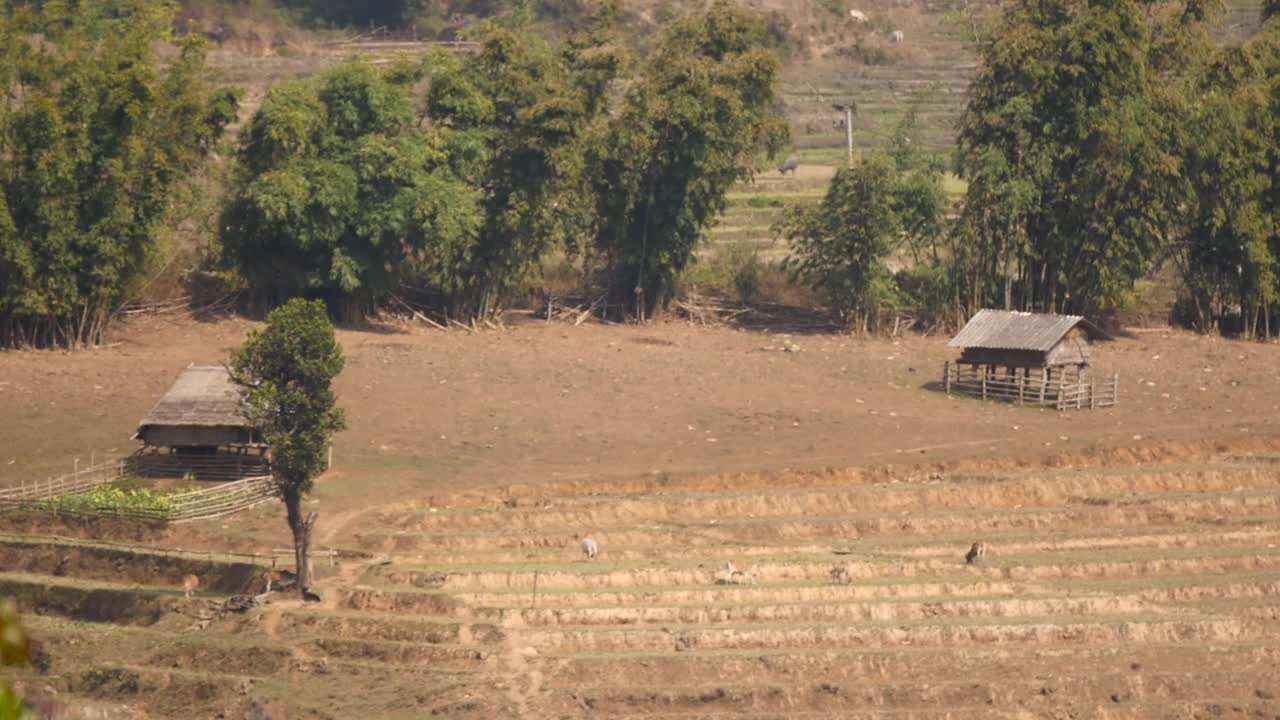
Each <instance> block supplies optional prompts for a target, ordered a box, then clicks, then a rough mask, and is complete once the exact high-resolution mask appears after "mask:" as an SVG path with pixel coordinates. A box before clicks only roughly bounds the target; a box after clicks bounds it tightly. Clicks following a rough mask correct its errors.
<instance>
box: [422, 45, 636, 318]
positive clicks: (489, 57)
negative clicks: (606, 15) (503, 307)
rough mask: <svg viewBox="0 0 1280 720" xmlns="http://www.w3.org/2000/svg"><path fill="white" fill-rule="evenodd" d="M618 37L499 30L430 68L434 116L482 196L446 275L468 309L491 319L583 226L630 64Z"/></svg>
mask: <svg viewBox="0 0 1280 720" xmlns="http://www.w3.org/2000/svg"><path fill="white" fill-rule="evenodd" d="M611 39H612V38H611V37H610V36H609V35H608V34H607V33H599V34H584V35H581V36H577V37H575V38H574V39H573V41H572V42H570V43H567V44H565V45H563V46H561V47H559V48H553V47H552V46H550V45H548V44H547V43H546V42H544V41H542V40H541V39H539V38H537V37H536V36H535V35H533V34H531V33H528V32H521V31H519V30H518V29H512V28H506V27H499V26H492V27H490V28H488V30H487V31H486V32H485V33H484V35H483V43H482V46H481V49H480V52H478V53H477V54H475V55H473V56H471V57H468V58H466V59H465V60H462V61H458V60H456V59H454V58H446V57H443V56H436V57H435V58H434V62H429V63H428V67H429V75H430V80H431V89H430V90H429V92H428V97H427V117H428V118H429V119H430V121H431V122H432V123H433V124H435V125H438V126H444V127H448V128H450V130H451V131H452V132H454V133H456V134H457V137H456V138H455V142H454V143H453V146H452V147H454V148H455V149H456V150H457V151H459V153H458V154H459V155H462V156H463V157H465V158H466V160H467V161H466V163H465V164H466V165H468V166H469V167H471V168H474V170H473V171H472V172H471V173H470V174H469V179H470V180H471V181H472V182H474V183H475V184H476V185H477V186H478V189H479V192H480V194H481V197H482V200H481V202H480V212H481V218H482V219H481V222H480V226H479V229H478V232H477V233H476V238H475V242H474V243H472V244H471V245H468V246H466V247H463V248H459V250H460V252H459V253H456V254H455V256H454V258H453V261H452V263H451V271H452V272H451V273H450V275H449V276H447V277H444V278H442V279H443V280H445V284H446V285H447V288H448V289H449V290H450V291H452V294H453V297H454V302H455V306H456V308H457V309H458V311H460V312H461V313H464V314H472V315H481V316H484V315H488V314H490V312H491V311H492V310H493V309H494V308H496V306H497V304H498V303H499V302H500V300H501V298H502V296H503V294H504V293H506V292H507V291H509V290H510V289H511V288H512V287H513V285H515V284H516V283H518V282H519V281H520V280H522V279H524V278H525V277H526V276H527V275H528V273H529V272H530V271H532V270H533V269H534V268H535V267H536V266H537V263H538V262H539V261H540V260H541V259H542V257H543V256H544V255H545V254H546V253H547V252H548V251H549V250H551V249H553V248H557V247H564V246H565V245H566V244H569V243H571V242H572V236H573V234H574V232H575V231H576V230H577V229H578V228H579V227H580V226H581V224H582V216H581V208H582V206H583V205H584V204H586V205H588V206H589V202H588V201H586V199H585V198H583V197H582V191H583V177H584V172H585V171H586V166H585V163H584V156H585V151H584V146H585V143H586V142H587V140H588V138H589V136H590V132H591V130H592V128H593V127H594V126H595V124H596V123H599V122H601V121H603V119H604V117H605V115H604V113H605V110H606V109H607V106H606V104H605V95H604V92H605V89H606V88H607V86H608V84H609V82H610V81H611V80H612V79H613V78H614V76H615V74H616V72H617V71H618V69H619V68H620V67H621V65H622V59H621V57H620V56H619V54H618V53H617V52H616V49H614V48H611V47H610V45H609V42H610V40H611ZM469 154H473V155H474V157H471V156H469Z"/></svg>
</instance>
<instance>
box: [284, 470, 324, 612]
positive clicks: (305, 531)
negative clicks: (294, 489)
mask: <svg viewBox="0 0 1280 720" xmlns="http://www.w3.org/2000/svg"><path fill="white" fill-rule="evenodd" d="M284 504H285V512H286V513H287V514H288V517H289V529H290V530H292V531H293V559H294V563H295V566H294V567H295V570H296V572H297V578H298V592H299V593H304V592H306V591H307V590H310V589H311V528H312V527H313V526H314V525H315V524H316V513H314V512H313V513H311V514H310V515H308V516H307V519H306V520H303V519H302V497H301V496H300V495H292V494H290V495H288V496H286V497H285V500H284Z"/></svg>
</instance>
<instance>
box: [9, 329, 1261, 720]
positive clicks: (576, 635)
mask: <svg viewBox="0 0 1280 720" xmlns="http://www.w3.org/2000/svg"><path fill="white" fill-rule="evenodd" d="M250 325H251V324H250V323H247V322H243V321H238V320H227V321H223V322H215V323H192V322H190V321H185V320H180V319H175V318H171V317H170V318H148V319H145V320H141V321H135V322H133V323H131V324H130V325H128V326H127V328H126V330H125V332H124V333H123V335H122V336H121V344H120V345H118V346H116V347H112V348H105V349H102V350H97V351H93V352H83V353H7V354H4V355H0V377H3V378H4V380H2V381H0V393H2V394H3V397H4V400H5V402H4V403H3V404H0V408H2V409H0V413H3V416H0V426H3V427H5V428H6V430H5V442H4V447H5V451H6V457H3V458H0V478H2V479H3V481H4V482H14V481H18V480H21V479H22V478H23V477H27V476H29V474H30V473H33V472H52V471H54V470H56V469H58V466H59V465H62V464H65V463H66V462H67V459H68V458H70V457H72V456H74V455H81V456H83V455H84V454H85V451H86V450H87V449H88V448H97V449H98V451H100V452H108V451H114V452H121V451H123V450H125V449H126V448H127V447H128V446H129V443H127V442H125V441H124V438H125V437H126V436H127V434H128V432H129V430H130V428H131V426H132V424H133V423H134V422H136V420H137V418H139V417H141V416H142V414H143V413H144V412H145V410H146V409H147V406H148V405H149V404H150V403H151V402H152V400H153V399H154V398H155V397H158V395H159V394H160V393H161V392H162V391H163V389H164V388H165V386H166V385H167V384H168V382H170V380H171V379H172V377H173V376H174V375H175V374H176V372H177V370H178V369H179V368H180V367H182V366H183V365H185V364H186V363H187V362H190V361H203V362H208V361H211V360H214V361H216V360H217V359H218V358H219V357H221V356H222V354H223V353H225V352H226V350H227V349H229V348H230V347H232V346H234V345H235V344H237V343H238V342H239V341H240V339H241V338H242V337H243V333H244V332H245V331H246V330H247V329H248V327H249V326H250ZM340 339H341V341H342V343H343V345H344V348H345V350H346V352H347V354H348V358H349V362H348V369H347V371H346V372H345V373H344V374H343V375H342V376H341V378H340V382H339V385H338V391H339V394H340V399H341V402H342V404H343V405H344V406H345V407H346V408H347V411H348V416H349V420H350V424H351V428H352V429H351V430H350V431H349V432H346V433H343V434H342V435H341V436H339V440H338V445H337V451H336V458H337V463H336V465H337V467H336V469H335V470H334V471H332V472H330V473H329V474H327V475H326V476H324V477H323V478H321V480H320V481H319V483H318V486H317V495H316V504H315V506H314V507H315V508H316V509H319V510H321V512H322V515H321V522H320V524H319V526H318V527H317V532H318V533H319V535H320V545H322V546H328V547H335V548H339V549H340V550H341V551H342V554H341V556H340V557H339V559H338V560H337V562H336V564H335V565H329V564H328V563H327V561H325V560H323V559H321V560H320V561H319V562H318V563H317V571H318V572H319V574H320V581H319V583H318V586H317V587H318V590H319V591H320V593H321V595H322V596H323V598H324V601H323V602H322V603H320V604H318V605H313V604H303V603H301V602H300V601H296V600H293V599H291V598H289V597H285V596H281V595H276V596H275V597H274V599H273V600H272V602H271V603H270V604H269V605H267V606H266V607H264V608H258V609H254V610H251V611H250V612H249V613H247V614H245V615H239V614H229V615H214V614H213V613H212V610H211V608H212V607H213V606H214V605H216V604H218V603H220V602H221V600H222V599H223V598H225V597H226V596H227V595H228V594H232V593H240V592H258V591H260V590H261V589H262V588H261V587H258V580H259V577H260V576H259V575H258V574H257V573H255V572H253V571H252V570H251V569H249V568H248V567H247V566H245V565H244V564H242V563H241V564H237V562H235V561H234V560H233V559H232V558H226V559H222V558H220V557H218V556H212V557H201V556H189V555H184V556H178V557H164V556H153V555H151V554H149V553H146V552H144V553H141V554H139V555H129V554H127V553H121V552H119V551H117V550H114V549H111V548H98V547H94V546H93V545H92V544H90V545H88V546H86V545H84V544H83V543H81V544H66V543H45V544H43V546H40V547H33V546H32V544H31V543H30V542H22V541H17V540H12V539H10V540H5V541H3V542H0V560H2V561H3V564H4V566H5V567H6V568H8V569H11V570H10V571H8V572H5V573H3V574H0V583H3V590H2V592H3V594H5V595H12V596H14V597H17V598H18V599H19V600H20V602H21V604H22V605H23V607H24V608H25V609H26V610H27V614H26V617H27V619H28V621H29V624H30V629H31V631H32V632H33V634H34V635H35V636H36V637H37V638H38V639H40V640H41V641H42V647H43V648H44V649H45V652H46V656H45V662H46V663H47V667H46V668H45V669H46V672H45V674H40V673H38V672H35V671H29V672H27V673H26V674H24V675H23V677H22V679H23V681H24V683H25V687H27V688H29V689H30V688H41V687H44V686H48V687H49V688H50V689H51V690H54V691H56V692H57V693H58V695H59V697H60V698H61V699H62V700H64V701H69V702H72V703H73V704H75V705H77V706H79V707H82V708H83V707H88V708H92V709H94V710H95V711H102V712H104V713H107V715H106V716H107V717H112V716H114V717H156V718H165V717H176V716H179V715H181V716H184V717H214V716H215V715H216V714H217V713H223V716H224V717H240V716H242V715H243V713H244V712H245V710H246V708H247V707H248V706H249V704H250V703H251V702H252V701H255V700H262V701H263V702H265V703H267V704H268V705H269V706H270V707H271V708H272V710H273V713H274V714H273V715H272V717H276V718H280V717H287V718H344V717H350V716H351V715H352V714H362V715H366V716H369V717H379V718H419V717H424V716H428V715H433V716H438V717H457V718H491V717H601V716H608V717H614V716H617V717H681V718H720V717H730V716H732V717H755V718H766V717H770V718H772V717H777V718H782V717H786V718H794V717H835V716H839V717H890V716H893V717H899V716H921V717H923V716H930V717H935V716H940V715H942V714H944V713H950V714H951V715H953V716H957V717H983V718H990V717H1006V716H1009V717H1013V716H1018V717H1025V716H1028V715H1030V716H1035V717H1041V716H1054V717H1057V716H1061V717H1135V718H1136V717H1210V716H1213V715H1214V714H1215V713H1216V712H1218V711H1223V712H1231V708H1240V712H1241V713H1243V714H1245V715H1251V716H1254V717H1272V716H1274V715H1275V714H1276V713H1278V712H1280V705H1277V703H1276V702H1275V700H1274V699H1273V698H1274V697H1275V696H1274V693H1278V692H1280V686H1276V685H1275V674H1274V672H1273V670H1272V668H1273V667H1274V664H1275V662H1276V660H1277V659H1278V658H1280V646H1277V645H1276V638H1277V637H1280V634H1278V633H1277V630H1278V629H1280V626H1277V624H1276V623H1277V622H1278V621H1280V615H1278V614H1277V611H1276V606H1275V602H1274V594H1275V592H1276V591H1277V590H1280V586H1277V584H1276V578H1277V577H1280V575H1277V570H1280V551H1278V550H1277V549H1276V543H1277V542H1278V541H1280V530H1277V527H1278V526H1277V524H1276V519H1277V517H1280V506H1277V494H1276V490H1277V472H1276V468H1277V467H1278V466H1277V462H1278V458H1280V441H1276V440H1274V438H1277V437H1280V427H1278V425H1280V420H1278V418H1280V413H1277V407H1276V406H1277V404H1278V402H1280V401H1277V400H1276V399H1275V398H1274V397H1273V396H1271V395H1269V394H1268V392H1267V391H1266V388H1268V387H1272V386H1274V385H1275V383H1276V380H1277V379H1280V378H1278V377H1277V374H1280V356H1278V353H1280V347H1277V346H1275V345H1261V344H1245V343H1238V342H1229V341H1223V340H1215V339H1209V338H1200V337H1196V336H1191V335H1186V334H1181V333H1172V332H1163V331H1161V332H1142V333H1138V334H1136V335H1135V336H1134V337H1131V338H1127V339H1120V340H1117V341H1115V342H1113V343H1109V344H1105V345H1102V346H1100V347H1099V348H1098V349H1097V351H1096V356H1097V360H1096V361H1097V363H1098V364H1099V366H1100V369H1101V370H1104V371H1106V370H1113V369H1114V370H1115V371H1117V372H1119V373H1120V374H1121V377H1122V379H1123V380H1122V394H1121V397H1122V402H1121V405H1120V406H1119V407H1117V408H1114V409H1109V410H1105V411H1094V412H1088V411H1085V412H1073V413H1065V414H1058V413H1055V412H1044V411H1040V410H1037V409H1030V408H1017V407H1013V406H1009V405H1003V404H995V403H982V402H979V401H973V400H964V399H952V398H948V397H946V396H945V395H943V394H941V393H939V392H937V391H935V390H933V389H931V388H930V387H929V384H930V383H931V382H932V381H934V380H935V378H934V376H935V375H937V374H938V372H939V371H940V367H941V361H942V360H943V359H944V358H946V357H949V355H950V353H949V352H948V351H947V350H946V349H945V347H944V340H943V339H941V338H937V337H933V338H918V337H913V338H904V339H900V340H897V341H894V340H888V339H883V340H857V339H853V338H849V337H846V336H839V335H831V334H799V333H793V334H790V335H785V336H784V335H781V334H779V333H777V332H769V333H766V332H761V331H743V330H740V329H734V328H731V327H706V326H701V325H693V324H690V323H686V322H676V321H672V322H666V323H656V324H651V325H648V326H644V327H634V326H602V325H597V324H586V325H582V326H580V327H573V326H572V325H570V324H568V323H561V322H556V323H545V322H542V321H534V320H524V321H520V320H518V319H513V322H512V323H511V328H510V329H509V330H507V331H503V332H479V333H474V334H468V333H465V332H462V331H455V332H441V331H436V330H425V329H416V328H409V327H402V326H396V325H390V326H385V327H378V328H372V329H365V330H347V331H343V332H341V333H340ZM793 347H794V348H796V349H798V352H795V351H785V350H784V348H793ZM280 514H281V513H280V512H279V510H278V509H277V508H274V507H266V508H259V509H257V510H254V511H250V512H248V513H244V514H242V515H237V516H233V517H230V518H225V519H223V520H220V521H213V522H209V523H198V524H194V525H187V526H182V527H180V528H176V529H172V530H163V529H158V528H152V529H147V528H140V527H138V526H122V525H119V524H116V523H98V524H93V523H89V524H83V525H73V524H60V523H52V522H44V523H38V522H34V521H32V520H31V519H27V520H26V524H25V525H22V528H21V529H23V530H27V531H32V532H36V533H58V534H63V535H71V534H74V535H80V536H85V537H97V538H117V539H129V540H133V541H139V540H140V541H144V542H147V543H149V544H152V545H165V546H174V545H177V546H182V547H187V548H195V549H208V550H216V551H227V550H232V549H237V550H248V551H258V552H269V551H270V550H271V549H272V548H281V547H287V528H285V526H284V523H283V522H282V518H281V517H280ZM14 525H16V523H14V524H11V528H12V527H14ZM588 534H589V535H590V536H591V537H592V538H593V539H595V540H596V541H597V542H598V544H599V549H600V556H599V559H598V560H597V561H595V562H591V563H587V562H583V561H582V560H581V559H580V557H581V552H580V546H579V542H580V538H581V537H582V536H583V535H588ZM978 540H981V541H984V542H985V543H986V544H987V546H988V548H989V551H988V554H987V557H986V559H985V560H984V561H983V562H980V563H976V564H973V565H969V564H966V562H965V558H964V555H965V551H966V550H968V549H969V547H970V545H971V544H972V543H973V542H974V541H978ZM728 560H734V561H735V562H738V561H742V562H745V563H747V564H749V565H750V567H751V571H752V573H753V575H754V577H755V578H756V580H757V582H756V584H722V583H719V582H717V580H718V575H717V573H721V571H722V570H723V568H724V566H725V562H726V561H728ZM837 565H840V566H844V567H847V568H848V570H847V572H848V578H847V579H846V580H847V581H845V582H833V580H832V572H831V571H832V569H833V568H834V567H836V566H837ZM125 568H127V569H128V571H127V572H122V570H124V569H125ZM148 568H150V570H148ZM188 573H191V574H195V575H198V576H199V577H200V578H201V583H202V586H201V588H200V589H198V590H197V592H196V593H195V595H196V597H194V598H193V599H192V600H190V601H186V600H183V598H182V592H183V590H182V585H181V579H182V577H183V576H184V575H185V574H188ZM206 582H207V583H208V585H207V587H206V586H205V585H204V584H205V583H206ZM111 713H115V714H114V715H112V714H111Z"/></svg>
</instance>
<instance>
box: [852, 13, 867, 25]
mask: <svg viewBox="0 0 1280 720" xmlns="http://www.w3.org/2000/svg"><path fill="white" fill-rule="evenodd" d="M849 19H850V20H853V21H854V22H856V23H864V22H866V21H867V14H866V13H864V12H862V11H861V10H850V11H849Z"/></svg>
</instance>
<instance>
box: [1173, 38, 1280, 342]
mask: <svg viewBox="0 0 1280 720" xmlns="http://www.w3.org/2000/svg"><path fill="white" fill-rule="evenodd" d="M1273 32H1274V31H1273ZM1276 60H1277V56H1276V53H1275V51H1274V48H1273V45H1272V38H1270V37H1266V36H1264V37H1263V38H1261V39H1259V40H1257V41H1255V42H1253V43H1250V44H1249V45H1247V46H1244V47H1227V48H1222V49H1220V50H1217V51H1216V52H1215V53H1214V54H1213V56H1212V57H1211V60H1210V62H1209V63H1207V64H1206V66H1205V67H1204V68H1203V72H1202V73H1200V76H1199V78H1197V80H1196V81H1195V82H1194V83H1193V84H1192V85H1191V88H1190V92H1189V95H1190V96H1191V97H1192V98H1194V105H1192V107H1191V112H1189V113H1188V114H1187V115H1188V117H1187V122H1186V123H1185V125H1184V127H1185V133H1186V142H1185V171H1184V175H1185V177H1186V182H1187V192H1188V196H1187V198H1186V200H1184V202H1182V203H1180V207H1181V208H1182V209H1183V210H1184V212H1183V213H1182V215H1181V220H1182V227H1183V228H1184V233H1183V237H1182V238H1181V240H1182V241H1181V242H1179V243H1178V244H1177V245H1176V247H1175V251H1174V253H1173V258H1174V260H1175V262H1176V263H1177V266H1178V269H1179V271H1180V272H1181V275H1182V279H1183V283H1184V287H1183V297H1184V302H1185V303H1186V305H1187V308H1188V309H1189V310H1190V315H1191V318H1190V319H1191V321H1192V323H1193V324H1194V325H1195V326H1196V327H1197V328H1198V329H1200V330H1202V331H1207V330H1210V329H1213V328H1215V327H1218V325H1219V324H1220V323H1221V322H1222V320H1223V319H1224V316H1225V315H1227V314H1228V311H1229V309H1230V310H1234V311H1236V312H1238V313H1239V314H1240V318H1239V324H1240V328H1241V330H1242V331H1243V332H1244V334H1246V335H1253V334H1254V333H1263V334H1269V333H1270V332H1271V330H1272V328H1271V322H1270V319H1271V311H1272V310H1273V309H1274V308H1275V307H1276V305H1277V301H1278V300H1280V242H1278V241H1277V227H1276V222H1277V219H1280V218H1277V215H1276V204H1275V202H1274V199H1275V197H1276V192H1277V189H1276V184H1277V183H1276V180H1275V177H1276V170H1277V160H1278V153H1277V147H1278V146H1277V135H1276V133H1277V128H1280V122H1278V121H1277V115H1276V109H1277V108H1276V105H1275V96H1274V95H1273V94H1272V90H1271V89H1272V88H1274V87H1275V84H1274V79H1275V77H1276V71H1277V69H1280V68H1278V67H1277V65H1278V64H1277V62H1276ZM1230 314H1234V312H1232V313H1230Z"/></svg>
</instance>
